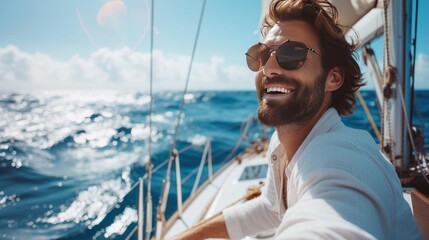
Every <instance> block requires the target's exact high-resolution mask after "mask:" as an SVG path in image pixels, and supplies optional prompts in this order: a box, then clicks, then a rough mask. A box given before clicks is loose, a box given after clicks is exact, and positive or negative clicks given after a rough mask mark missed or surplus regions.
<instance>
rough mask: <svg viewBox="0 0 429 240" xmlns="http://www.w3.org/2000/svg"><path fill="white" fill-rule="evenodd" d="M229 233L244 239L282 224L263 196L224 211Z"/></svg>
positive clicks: (233, 237)
mask: <svg viewBox="0 0 429 240" xmlns="http://www.w3.org/2000/svg"><path fill="white" fill-rule="evenodd" d="M223 216H224V218H225V224H226V228H227V231H228V235H229V237H230V238H231V239H242V238H244V237H245V236H253V235H256V234H257V233H259V232H263V231H266V230H270V229H273V228H275V227H277V226H278V225H279V224H280V219H279V218H278V215H277V212H276V211H273V210H272V209H271V207H270V206H269V204H268V202H267V201H266V200H265V198H264V197H263V196H260V197H258V198H256V199H253V200H251V201H248V202H246V203H244V204H241V205H238V206H236V207H231V208H227V209H225V210H224V211H223Z"/></svg>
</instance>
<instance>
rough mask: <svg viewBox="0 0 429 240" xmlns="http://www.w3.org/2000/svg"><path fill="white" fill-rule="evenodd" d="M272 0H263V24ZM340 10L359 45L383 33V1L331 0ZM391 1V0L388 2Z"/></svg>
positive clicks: (343, 23)
mask: <svg viewBox="0 0 429 240" xmlns="http://www.w3.org/2000/svg"><path fill="white" fill-rule="evenodd" d="M270 2H271V0H262V13H261V25H262V23H263V19H264V16H265V14H266V13H267V12H268V8H269V3H270ZM329 2H331V3H332V4H333V5H334V6H335V7H336V8H337V10H338V12H339V15H340V23H341V25H344V26H348V27H352V28H353V29H354V31H353V30H350V29H349V28H344V29H343V30H344V31H345V32H346V38H347V40H349V41H352V40H353V41H354V42H355V43H356V42H357V41H356V34H357V36H358V38H359V44H358V47H362V46H364V45H365V44H367V43H368V42H369V41H371V40H373V39H374V38H376V37H378V36H380V35H381V34H383V22H384V16H383V1H377V0H329ZM388 2H390V1H389V0H388V1H387V3H388Z"/></svg>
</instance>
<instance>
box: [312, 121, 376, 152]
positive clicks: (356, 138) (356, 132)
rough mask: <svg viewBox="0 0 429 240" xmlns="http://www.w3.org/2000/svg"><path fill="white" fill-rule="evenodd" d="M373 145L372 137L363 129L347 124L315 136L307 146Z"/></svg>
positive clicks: (359, 146)
mask: <svg viewBox="0 0 429 240" xmlns="http://www.w3.org/2000/svg"><path fill="white" fill-rule="evenodd" d="M369 145H372V146H375V145H376V143H375V141H374V139H373V137H372V136H371V135H370V134H369V133H368V132H367V131H365V130H362V129H355V128H351V127H347V126H342V127H340V128H336V129H333V130H331V131H328V132H325V133H322V134H319V135H317V136H315V137H314V138H313V139H312V140H311V141H310V142H309V143H308V147H310V148H313V147H316V146H336V147H339V148H340V147H358V148H361V147H368V146H369Z"/></svg>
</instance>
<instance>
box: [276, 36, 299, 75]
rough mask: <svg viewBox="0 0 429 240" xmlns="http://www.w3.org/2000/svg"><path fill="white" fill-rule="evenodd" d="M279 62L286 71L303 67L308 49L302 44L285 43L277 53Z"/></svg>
mask: <svg viewBox="0 0 429 240" xmlns="http://www.w3.org/2000/svg"><path fill="white" fill-rule="evenodd" d="M276 56H277V62H278V63H279V65H280V66H281V67H282V68H284V69H286V70H294V69H297V68H299V67H301V66H302V64H304V61H305V59H306V57H307V47H306V46H305V44H303V43H300V42H293V41H292V42H285V43H283V44H282V45H280V47H279V48H278V49H277V51H276Z"/></svg>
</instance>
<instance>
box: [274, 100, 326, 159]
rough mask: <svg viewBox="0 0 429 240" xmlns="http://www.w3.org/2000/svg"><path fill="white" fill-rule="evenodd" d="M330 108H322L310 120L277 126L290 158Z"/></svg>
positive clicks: (280, 138) (278, 133)
mask: <svg viewBox="0 0 429 240" xmlns="http://www.w3.org/2000/svg"><path fill="white" fill-rule="evenodd" d="M327 110H328V108H327V107H326V108H321V109H320V110H319V111H318V112H317V113H316V114H315V115H314V116H313V117H312V118H311V119H310V120H308V121H306V122H304V123H302V122H301V123H290V124H286V125H282V126H279V127H276V129H277V135H278V138H279V140H280V143H281V144H282V145H283V148H284V149H285V152H286V157H287V158H288V159H289V160H290V159H292V158H293V156H294V155H295V153H296V151H297V150H298V148H299V147H300V146H301V144H302V142H304V140H305V138H306V137H307V136H308V134H309V133H310V132H311V130H312V129H313V127H314V125H316V123H317V122H318V121H319V119H320V118H321V117H322V116H323V114H324V113H325V112H326V111H327Z"/></svg>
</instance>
